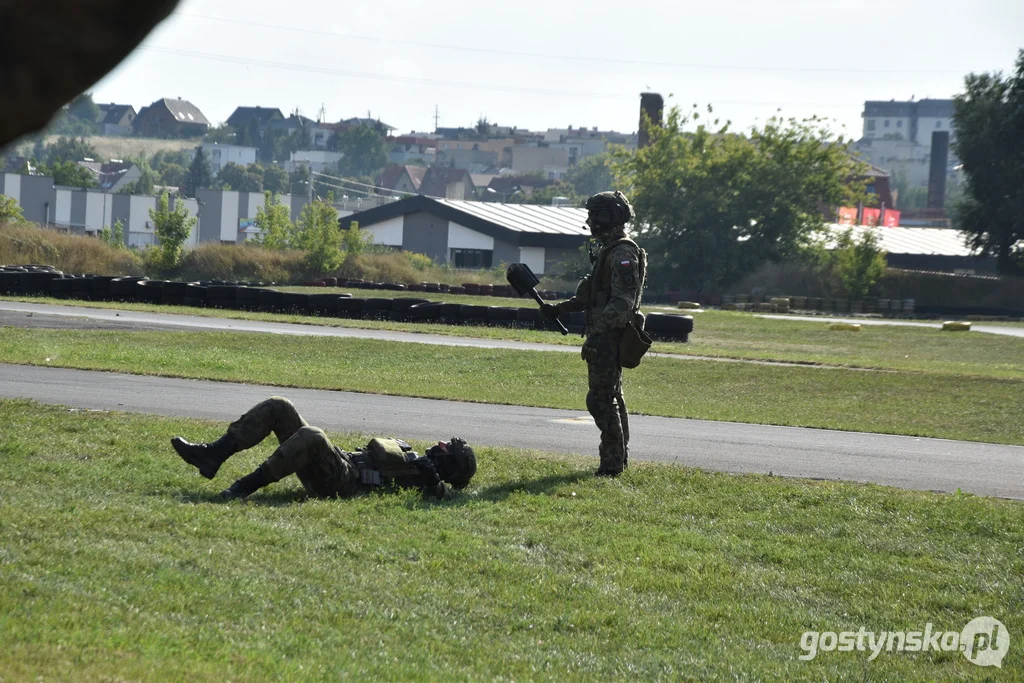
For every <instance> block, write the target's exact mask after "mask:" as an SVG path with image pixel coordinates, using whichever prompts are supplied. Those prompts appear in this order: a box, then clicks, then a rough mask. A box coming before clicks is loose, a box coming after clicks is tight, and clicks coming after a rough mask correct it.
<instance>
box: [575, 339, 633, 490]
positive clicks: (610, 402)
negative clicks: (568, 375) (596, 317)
mask: <svg viewBox="0 0 1024 683" xmlns="http://www.w3.org/2000/svg"><path fill="white" fill-rule="evenodd" d="M620 336H621V333H615V332H610V333H602V334H592V335H590V337H588V339H587V344H586V356H585V358H584V360H586V361H587V375H588V380H589V390H588V391H587V410H589V411H590V414H591V415H592V416H593V418H594V423H595V424H597V428H598V429H600V430H601V445H600V447H599V448H598V454H599V455H600V457H601V469H602V470H605V471H608V472H618V471H620V470H622V468H624V467H625V466H626V463H627V461H628V459H629V415H628V413H627V412H626V404H625V401H624V400H623V397H622V366H620V365H619V337H620Z"/></svg>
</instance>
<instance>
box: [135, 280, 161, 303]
mask: <svg viewBox="0 0 1024 683" xmlns="http://www.w3.org/2000/svg"><path fill="white" fill-rule="evenodd" d="M165 283H166V280H140V281H139V282H137V283H136V284H135V300H136V301H139V302H142V303H147V304H158V303H160V297H161V296H162V295H163V289H164V284H165Z"/></svg>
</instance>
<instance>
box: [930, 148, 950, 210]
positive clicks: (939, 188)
mask: <svg viewBox="0 0 1024 683" xmlns="http://www.w3.org/2000/svg"><path fill="white" fill-rule="evenodd" d="M948 163H949V131H945V130H937V131H935V132H934V133H932V155H931V165H930V166H929V168H928V208H929V209H937V210H942V209H944V208H946V166H947V164H948Z"/></svg>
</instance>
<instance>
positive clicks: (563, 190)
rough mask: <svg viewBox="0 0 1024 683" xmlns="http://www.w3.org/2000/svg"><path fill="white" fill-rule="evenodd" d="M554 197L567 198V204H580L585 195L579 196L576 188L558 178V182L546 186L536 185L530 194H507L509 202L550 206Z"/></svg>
mask: <svg viewBox="0 0 1024 683" xmlns="http://www.w3.org/2000/svg"><path fill="white" fill-rule="evenodd" d="M555 197H562V198H564V199H567V200H568V206H582V205H583V202H584V201H585V200H586V197H581V196H580V195H578V194H576V189H575V188H574V187H573V186H572V185H570V184H569V183H567V182H565V181H564V180H559V181H558V182H556V183H554V184H552V185H548V186H547V187H538V188H537V189H535V190H534V191H533V192H531V193H530V194H526V193H525V192H521V191H520V192H513V193H512V194H510V195H509V196H508V203H509V204H543V205H545V206H551V205H552V204H553V203H554V199H555Z"/></svg>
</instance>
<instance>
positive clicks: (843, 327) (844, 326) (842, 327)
mask: <svg viewBox="0 0 1024 683" xmlns="http://www.w3.org/2000/svg"><path fill="white" fill-rule="evenodd" d="M860 328H861V325H860V323H829V325H828V329H830V330H833V331H836V332H860Z"/></svg>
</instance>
